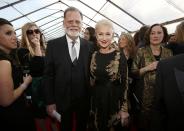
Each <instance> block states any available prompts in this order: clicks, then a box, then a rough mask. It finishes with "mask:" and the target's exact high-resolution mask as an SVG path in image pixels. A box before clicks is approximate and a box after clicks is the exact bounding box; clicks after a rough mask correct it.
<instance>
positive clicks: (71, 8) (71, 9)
mask: <svg viewBox="0 0 184 131" xmlns="http://www.w3.org/2000/svg"><path fill="white" fill-rule="evenodd" d="M69 11H74V12H79V13H80V16H81V18H82V19H83V14H82V13H81V11H80V10H79V9H77V8H75V7H69V8H67V9H66V10H65V11H64V18H65V17H66V14H67V12H69Z"/></svg>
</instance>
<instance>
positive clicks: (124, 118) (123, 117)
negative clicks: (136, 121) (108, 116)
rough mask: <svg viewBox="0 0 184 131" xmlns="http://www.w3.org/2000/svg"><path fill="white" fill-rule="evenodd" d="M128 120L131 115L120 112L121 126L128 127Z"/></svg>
mask: <svg viewBox="0 0 184 131" xmlns="http://www.w3.org/2000/svg"><path fill="white" fill-rule="evenodd" d="M128 118H129V113H128V112H124V111H119V113H118V119H121V125H122V126H126V125H128Z"/></svg>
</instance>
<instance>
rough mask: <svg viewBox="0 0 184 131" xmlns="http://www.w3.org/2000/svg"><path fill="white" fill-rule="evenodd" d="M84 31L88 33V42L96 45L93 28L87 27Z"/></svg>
mask: <svg viewBox="0 0 184 131" xmlns="http://www.w3.org/2000/svg"><path fill="white" fill-rule="evenodd" d="M86 30H88V31H89V41H92V42H94V43H96V41H97V40H96V36H95V29H94V28H93V27H87V28H86Z"/></svg>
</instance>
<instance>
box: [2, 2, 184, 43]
mask: <svg viewBox="0 0 184 131" xmlns="http://www.w3.org/2000/svg"><path fill="white" fill-rule="evenodd" d="M69 6H74V7H76V8H78V9H80V10H81V12H82V13H83V15H84V19H83V29H85V28H86V27H88V26H92V27H94V26H95V24H96V22H97V21H98V20H100V19H108V20H110V21H111V22H112V23H113V25H114V28H115V32H116V33H117V34H120V33H121V32H130V33H132V32H135V31H137V30H138V29H139V28H140V27H141V26H143V25H152V24H154V23H162V24H164V25H165V26H166V27H167V29H168V32H169V33H173V32H174V30H175V27H176V25H177V24H178V23H180V22H181V21H182V20H184V4H183V0H1V1H0V17H2V18H5V19H8V20H9V21H11V22H12V24H13V25H14V27H15V29H16V33H17V36H18V37H20V36H21V30H20V28H21V26H22V25H23V24H25V23H27V22H35V23H36V24H37V25H38V26H39V27H40V28H41V30H42V31H43V33H44V35H45V37H46V39H47V40H49V39H54V38H56V37H60V36H62V35H63V34H64V30H63V26H62V24H63V23H62V22H63V11H64V10H65V9H66V8H67V7H69Z"/></svg>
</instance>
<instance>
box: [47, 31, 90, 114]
mask: <svg viewBox="0 0 184 131" xmlns="http://www.w3.org/2000/svg"><path fill="white" fill-rule="evenodd" d="M90 45H91V43H89V42H88V41H86V40H84V39H82V38H80V53H79V57H81V59H82V61H83V65H84V72H85V73H84V74H85V76H84V77H85V83H84V84H85V87H86V88H89V64H90V55H91V52H90V50H91V47H90ZM44 74H45V75H44V76H45V78H44V85H45V87H44V93H45V99H46V104H47V105H49V104H56V106H57V110H59V111H61V112H63V111H65V110H66V109H67V108H68V107H69V106H70V104H71V87H70V85H71V58H70V54H69V50H68V45H67V39H66V35H65V36H63V37H61V38H57V39H54V40H51V41H49V42H48V45H47V50H46V58H45V72H44ZM87 90H88V89H87Z"/></svg>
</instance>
